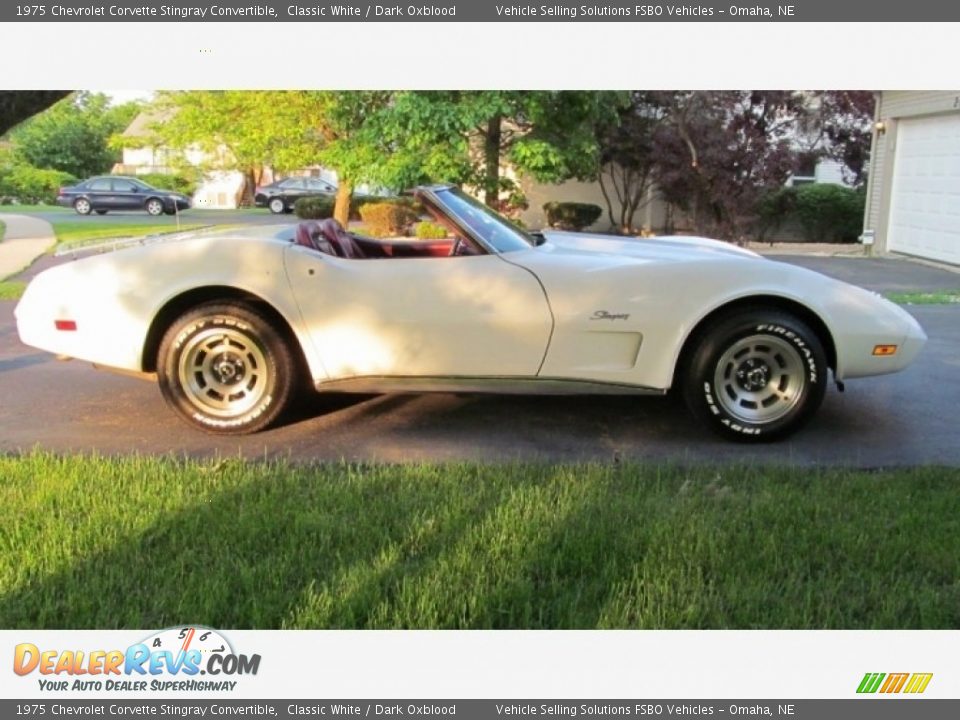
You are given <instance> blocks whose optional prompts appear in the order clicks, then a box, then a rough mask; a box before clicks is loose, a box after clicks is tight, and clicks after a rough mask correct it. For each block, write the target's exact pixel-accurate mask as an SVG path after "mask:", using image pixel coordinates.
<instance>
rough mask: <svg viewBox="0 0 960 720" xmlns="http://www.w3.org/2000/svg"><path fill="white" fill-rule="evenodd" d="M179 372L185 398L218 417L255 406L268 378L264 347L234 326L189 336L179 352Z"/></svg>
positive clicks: (226, 416) (231, 414)
mask: <svg viewBox="0 0 960 720" xmlns="http://www.w3.org/2000/svg"><path fill="white" fill-rule="evenodd" d="M178 374H179V378H180V386H181V387H182V388H183V392H184V394H185V395H186V397H187V400H189V401H190V403H191V404H192V405H193V406H194V407H196V408H197V409H198V410H200V411H202V412H204V413H206V414H208V415H214V416H216V417H221V418H232V417H238V416H240V415H243V414H244V413H246V412H248V411H250V410H251V409H253V408H254V407H256V406H257V405H258V404H259V403H260V401H261V400H262V399H263V397H264V396H265V395H266V394H267V384H268V382H269V380H270V374H269V370H268V368H267V361H266V357H265V355H264V351H263V348H262V347H261V346H260V344H259V343H258V342H257V341H256V340H255V339H254V338H252V337H250V336H249V335H247V334H246V333H244V332H241V331H240V330H237V329H235V328H211V329H209V330H204V331H202V332H199V333H197V334H196V335H194V336H193V337H192V338H190V340H189V341H188V342H187V344H186V345H185V346H184V348H183V352H181V353H180V363H179V368H178Z"/></svg>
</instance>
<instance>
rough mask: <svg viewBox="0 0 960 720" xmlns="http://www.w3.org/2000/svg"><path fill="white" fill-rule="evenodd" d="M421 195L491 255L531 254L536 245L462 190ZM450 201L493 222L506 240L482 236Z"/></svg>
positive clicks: (448, 188) (435, 190) (440, 189)
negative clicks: (453, 200)
mask: <svg viewBox="0 0 960 720" xmlns="http://www.w3.org/2000/svg"><path fill="white" fill-rule="evenodd" d="M420 191H421V192H422V193H423V194H424V195H425V196H427V197H428V198H429V199H430V200H432V201H433V202H432V204H433V205H434V206H435V207H436V208H437V210H439V211H441V212H442V213H443V214H444V215H446V216H447V217H448V218H449V219H450V220H451V221H452V222H453V223H455V224H456V225H457V227H459V228H460V229H461V230H462V231H463V232H464V233H466V234H467V235H469V236H470V237H471V238H472V239H473V240H474V241H475V242H476V243H477V245H479V246H480V247H482V248H483V249H484V250H486V251H487V252H488V253H490V254H491V255H503V254H506V253H511V252H518V251H520V250H529V249H530V248H532V247H536V245H537V243H536V242H535V241H534V239H533V237H531V235H530V234H529V233H528V232H526V231H525V230H523V229H522V228H520V227H518V226H517V225H515V224H513V223H512V222H510V220H508V219H507V218H505V217H504V216H503V215H501V214H500V213H498V212H496V211H495V210H493V209H492V208H490V207H488V206H486V205H484V204H483V203H481V202H480V201H479V200H477V199H476V198H473V197H471V196H470V195H468V194H467V193H465V192H463V191H462V190H460V189H459V188H455V187H452V186H444V187H438V188H421V189H420ZM450 197H453V198H455V199H456V200H459V201H462V202H465V203H466V204H467V205H469V206H470V208H471V209H472V210H474V211H476V212H477V213H479V214H481V215H483V216H484V217H485V218H486V221H487V222H492V223H493V224H494V227H495V228H498V229H500V230H502V231H503V232H504V233H505V236H504V237H503V238H501V241H499V242H498V241H495V240H494V238H492V237H489V235H490V233H483V232H481V229H480V228H477V227H475V223H471V222H469V221H468V219H467V218H465V217H464V214H463V213H461V212H457V210H456V209H455V208H454V207H452V206H451V203H450V202H449V201H448V198H450ZM511 240H512V242H511ZM504 241H505V242H504Z"/></svg>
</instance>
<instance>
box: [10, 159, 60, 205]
mask: <svg viewBox="0 0 960 720" xmlns="http://www.w3.org/2000/svg"><path fill="white" fill-rule="evenodd" d="M76 181H77V179H76V178H75V177H73V175H71V174H70V173H65V172H61V171H60V170H44V169H41V168H35V167H33V166H31V165H11V166H8V167H6V168H3V169H2V170H0V195H4V196H9V197H11V198H16V199H17V202H20V203H24V204H27V205H33V204H37V203H45V204H48V205H52V204H54V203H55V202H56V201H57V192H58V191H59V190H60V188H61V187H63V186H65V185H72V184H73V183H75V182H76Z"/></svg>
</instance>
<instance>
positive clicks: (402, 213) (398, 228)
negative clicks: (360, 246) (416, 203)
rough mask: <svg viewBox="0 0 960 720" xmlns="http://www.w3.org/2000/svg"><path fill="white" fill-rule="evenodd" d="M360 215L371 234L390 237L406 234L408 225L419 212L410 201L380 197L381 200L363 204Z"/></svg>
mask: <svg viewBox="0 0 960 720" xmlns="http://www.w3.org/2000/svg"><path fill="white" fill-rule="evenodd" d="M360 217H361V218H362V219H363V223H364V225H366V226H367V230H369V231H370V234H371V235H373V236H374V237H390V236H395V235H405V234H406V231H407V227H408V226H409V225H410V224H411V223H413V222H414V221H415V220H416V219H417V217H418V214H417V211H416V210H414V209H413V207H411V204H410V203H409V202H397V201H395V200H388V201H384V200H383V198H380V202H366V203H364V204H363V205H361V206H360Z"/></svg>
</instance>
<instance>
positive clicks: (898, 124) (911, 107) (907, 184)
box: [863, 90, 960, 265]
mask: <svg viewBox="0 0 960 720" xmlns="http://www.w3.org/2000/svg"><path fill="white" fill-rule="evenodd" d="M870 157H871V160H870V177H869V179H868V183H867V206H866V210H865V212H864V223H863V224H864V229H865V230H866V231H868V233H870V232H872V234H873V238H874V247H875V249H877V250H879V251H880V252H896V253H903V254H906V255H912V256H915V257H919V258H923V259H926V260H934V261H938V262H945V263H950V264H954V265H960V90H941V91H916V90H896V91H894V90H884V91H882V92H880V93H878V94H877V105H876V116H875V122H874V130H873V145H872V151H871V155H870Z"/></svg>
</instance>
